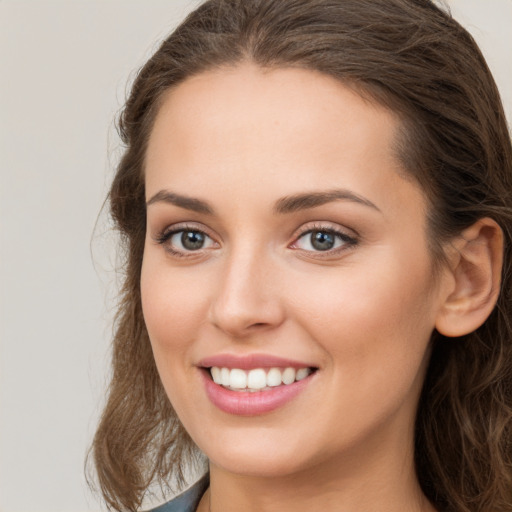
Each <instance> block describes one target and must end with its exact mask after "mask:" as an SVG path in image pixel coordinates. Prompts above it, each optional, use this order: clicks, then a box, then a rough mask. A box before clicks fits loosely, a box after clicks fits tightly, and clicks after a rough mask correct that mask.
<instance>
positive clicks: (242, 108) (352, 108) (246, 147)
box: [145, 63, 411, 200]
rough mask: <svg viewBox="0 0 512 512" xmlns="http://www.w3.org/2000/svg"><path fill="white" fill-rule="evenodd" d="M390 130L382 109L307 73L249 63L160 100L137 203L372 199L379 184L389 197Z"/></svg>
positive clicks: (394, 126)
mask: <svg viewBox="0 0 512 512" xmlns="http://www.w3.org/2000/svg"><path fill="white" fill-rule="evenodd" d="M399 126H400V121H399V119H398V117H397V116H396V115H394V114H393V113H392V112H391V111H389V110H388V109H386V108H384V107H382V106H380V105H378V104H376V103H373V102H370V101H368V100H365V99H364V98H362V97H361V96H360V95H359V94H357V93H356V92H355V91H354V90H353V89H351V88H349V87H347V86H346V85H344V84H343V83H341V82H340V81H338V80H336V79H334V78H332V77H330V76H327V75H324V74H321V73H318V72H315V71H311V70H305V69H297V68H283V69H272V70H264V69H261V68H260V67H257V66H256V65H253V64H249V63H247V64H242V65H239V66H237V67H231V68H224V69H218V70H214V71H208V72H205V73H201V74H199V75H196V76H193V77H191V78H189V79H187V80H186V81H184V82H183V83H181V84H180V85H178V86H177V87H176V88H174V89H172V90H170V91H168V92H167V94H166V96H165V97H164V99H163V102H162V104H161V107H160V110H159V112H158V114H157V116H156V119H155V124H154V127H153V130H152V133H151V136H150V140H149V145H148V150H147V154H146V166H145V167H146V191H147V192H146V194H147V196H148V197H150V196H152V195H153V194H155V193H157V192H158V191H159V190H160V189H162V188H171V189H173V191H176V192H179V193H184V194H185V195H190V190H191V189H193V190H194V195H195V196H212V195H215V194H216V192H222V193H224V195H225V194H226V191H229V190H231V191H236V192H237V193H239V192H240V190H239V189H245V190H249V191H251V192H252V193H253V195H254V194H259V196H260V199H261V198H264V197H266V196H269V199H270V196H271V195H274V196H275V197H278V196H279V195H289V194H293V193H297V192H302V191H303V190H304V189H312V188H316V189H318V188H324V189H327V188H338V187H343V188H349V189H353V190H354V191H355V192H357V193H358V192H364V193H365V194H366V195H372V194H378V193H381V192H382V186H383V185H386V187H387V188H389V190H388V195H391V196H393V195H396V193H397V192H398V191H399V190H398V189H399V188H400V187H401V186H402V185H403V184H401V183H399V182H402V181H403V182H404V183H405V180H402V179H400V178H399V175H400V174H403V169H402V167H401V164H400V162H399V160H398V158H397V157H396V155H395V151H394V145H395V144H394V142H395V137H396V134H397V132H398V127H399ZM393 184H398V185H397V186H396V187H395V186H393ZM408 185H409V186H410V185H411V183H410V182H409V183H408ZM176 189H178V190H176ZM180 189H181V190H180ZM390 198H391V197H390ZM370 200H372V199H371V198H370Z"/></svg>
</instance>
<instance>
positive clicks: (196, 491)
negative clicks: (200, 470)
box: [148, 474, 210, 512]
mask: <svg viewBox="0 0 512 512" xmlns="http://www.w3.org/2000/svg"><path fill="white" fill-rule="evenodd" d="M209 484H210V475H208V474H206V475H204V476H203V477H202V478H201V480H199V481H198V482H196V483H195V484H194V485H193V486H192V487H190V489H187V490H186V491H185V492H183V493H182V494H180V495H178V496H176V498H174V499H172V500H171V501H168V502H167V503H164V504H163V505H160V506H159V507H156V508H153V509H151V510H149V511H148V512H195V510H196V508H197V505H198V504H199V501H200V500H201V497H202V496H203V494H204V492H205V491H206V489H207V488H208V485H209Z"/></svg>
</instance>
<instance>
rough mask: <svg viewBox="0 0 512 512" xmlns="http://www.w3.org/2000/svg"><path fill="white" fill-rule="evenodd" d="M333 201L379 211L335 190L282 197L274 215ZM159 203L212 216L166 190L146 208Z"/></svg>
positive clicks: (202, 203)
mask: <svg viewBox="0 0 512 512" xmlns="http://www.w3.org/2000/svg"><path fill="white" fill-rule="evenodd" d="M334 201H350V202H354V203H358V204H362V205H363V206H367V207H369V208H372V209H374V210H376V211H379V212H380V209H379V208H378V207H377V206H376V205H375V204H374V203H372V202H371V201H370V200H369V199H366V198H365V197H362V196H359V195H357V194H354V193H353V192H351V191H350V190H345V189H336V190H327V191H319V192H304V193H301V194H295V195H292V196H286V197H282V198H281V199H278V200H277V201H276V203H275V205H274V213H277V214H287V213H293V212H297V211H300V210H307V209H310V208H316V207H318V206H322V205H324V204H327V203H332V202H334ZM159 202H163V203H168V204H173V205H175V206H178V207H179V208H184V209H185V210H191V211H194V212H197V213H202V214H205V215H213V214H214V209H213V208H212V207H211V206H210V205H209V204H208V203H207V202H206V201H203V200H202V199H197V198H195V197H189V196H184V195H181V194H176V193H174V192H170V191H168V190H160V191H159V192H157V193H156V194H155V195H154V196H153V197H152V198H151V199H149V200H148V201H147V203H146V206H150V205H152V204H154V203H159Z"/></svg>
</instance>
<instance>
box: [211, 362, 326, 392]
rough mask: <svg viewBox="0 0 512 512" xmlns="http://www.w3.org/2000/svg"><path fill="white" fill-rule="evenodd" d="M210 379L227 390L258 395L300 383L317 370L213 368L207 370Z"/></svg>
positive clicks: (312, 368) (307, 368) (306, 368)
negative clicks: (257, 393) (258, 393)
mask: <svg viewBox="0 0 512 512" xmlns="http://www.w3.org/2000/svg"><path fill="white" fill-rule="evenodd" d="M206 370H207V371H208V372H209V375H210V378H211V379H212V380H213V382H215V384H218V385H219V386H222V387H223V388H225V389H229V390H231V391H236V392H245V393H256V392H259V391H270V390H272V389H274V388H277V387H282V386H289V385H291V384H293V383H294V382H299V381H301V380H303V379H305V378H307V377H308V376H309V375H311V374H312V373H314V372H315V371H316V370H317V368H314V367H301V368H294V367H291V366H288V367H286V368H279V367H271V368H253V369H251V370H247V369H242V368H228V367H225V366H223V367H221V366H212V367H210V368H206Z"/></svg>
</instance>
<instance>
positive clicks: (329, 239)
mask: <svg viewBox="0 0 512 512" xmlns="http://www.w3.org/2000/svg"><path fill="white" fill-rule="evenodd" d="M356 243H357V240H356V239H354V238H353V237H350V236H348V235H346V234H345V233H340V232H338V231H335V230H333V229H311V230H309V231H306V233H304V234H302V235H301V236H300V237H299V238H298V239H297V241H296V242H295V243H294V244H293V247H294V248H297V249H302V250H303V251H315V252H327V251H333V250H336V249H339V248H341V247H344V246H352V245H355V244H356Z"/></svg>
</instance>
